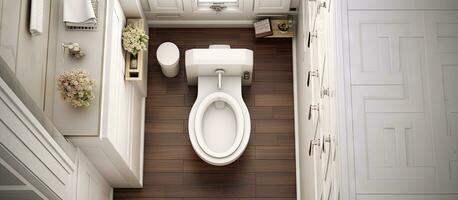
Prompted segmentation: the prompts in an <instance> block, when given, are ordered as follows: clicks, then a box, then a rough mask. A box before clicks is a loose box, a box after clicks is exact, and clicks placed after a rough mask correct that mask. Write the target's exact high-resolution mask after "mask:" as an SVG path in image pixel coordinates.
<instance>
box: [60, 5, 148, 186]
mask: <svg viewBox="0 0 458 200" xmlns="http://www.w3.org/2000/svg"><path fill="white" fill-rule="evenodd" d="M98 9H99V10H98V16H99V22H100V23H99V24H98V27H97V29H96V30H95V31H68V30H66V29H65V27H63V25H61V24H59V25H60V26H59V30H58V31H59V33H58V37H59V38H58V42H57V46H58V47H57V55H62V54H63V52H62V49H61V47H60V44H61V43H63V42H78V43H80V45H81V47H82V48H83V49H84V50H86V56H85V57H83V58H82V59H81V60H76V59H71V58H69V57H68V56H57V57H56V77H57V75H59V74H61V73H63V72H64V71H66V70H69V69H71V68H72V67H74V66H80V67H81V68H83V69H86V70H87V71H88V72H89V73H90V76H91V78H93V79H95V80H96V83H97V86H96V90H95V91H96V92H95V96H96V98H95V99H94V100H93V101H92V102H91V105H90V106H89V107H85V108H73V107H71V106H70V105H68V104H67V103H66V102H65V101H64V100H63V99H62V98H61V96H60V95H59V94H58V91H57V90H55V95H54V96H55V97H54V102H53V104H52V105H54V109H53V112H52V113H53V122H54V123H55V124H56V126H57V127H58V129H59V130H60V131H61V132H62V133H63V134H64V135H66V136H67V138H69V139H70V141H71V142H72V143H73V144H75V145H76V146H78V147H79V148H80V149H81V151H83V152H84V153H85V154H86V155H87V157H88V159H89V160H91V162H92V163H93V164H94V166H95V167H96V168H97V169H98V170H99V172H100V173H101V174H102V176H104V178H105V179H106V180H107V182H108V183H109V184H110V185H111V186H113V187H141V186H142V176H143V168H142V166H143V135H144V134H143V126H144V123H143V120H144V108H145V106H144V104H145V97H146V80H147V77H146V75H147V73H146V72H147V64H146V60H144V62H145V67H144V70H145V73H143V74H144V75H145V77H143V79H142V80H141V81H125V80H124V77H125V62H124V51H123V49H122V42H121V35H122V29H123V27H124V26H125V24H126V17H125V15H124V12H123V10H122V8H121V5H120V3H119V2H118V0H103V1H99V6H98ZM146 31H147V29H146ZM145 55H147V52H145Z"/></svg>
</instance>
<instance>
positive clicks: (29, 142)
mask: <svg viewBox="0 0 458 200" xmlns="http://www.w3.org/2000/svg"><path fill="white" fill-rule="evenodd" d="M0 108H1V112H0V122H1V124H2V127H3V129H2V135H1V137H0V157H1V158H2V159H3V160H5V161H6V163H8V165H10V166H13V168H14V169H15V170H16V171H18V173H19V174H20V175H21V176H23V177H24V178H25V179H26V180H27V181H28V182H30V183H31V185H33V186H34V187H35V188H37V189H38V190H39V191H40V192H41V193H43V194H44V195H45V196H46V197H47V198H50V199H65V198H66V197H67V196H68V191H67V190H68V185H69V181H70V178H69V177H70V176H71V175H72V174H73V173H74V171H75V169H76V168H75V165H74V163H73V161H72V160H71V159H70V157H69V156H68V155H67V154H66V153H65V152H64V150H63V149H62V148H61V147H60V146H59V145H58V144H57V143H56V141H54V139H53V138H52V137H51V135H49V134H52V133H48V132H47V130H46V129H45V128H44V127H43V126H42V125H41V123H40V122H39V121H38V120H37V119H36V118H35V117H34V115H33V114H32V113H31V112H30V110H29V109H28V108H27V107H26V106H25V105H24V104H23V103H22V101H21V100H20V99H19V98H18V97H17V96H16V95H15V93H14V92H13V91H12V90H11V89H10V87H9V86H8V85H7V84H6V83H5V82H4V81H3V79H0Z"/></svg>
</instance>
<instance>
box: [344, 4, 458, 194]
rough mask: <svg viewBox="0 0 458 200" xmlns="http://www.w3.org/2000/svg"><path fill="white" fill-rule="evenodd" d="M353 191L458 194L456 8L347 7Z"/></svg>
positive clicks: (367, 192)
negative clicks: (438, 9) (435, 10)
mask: <svg viewBox="0 0 458 200" xmlns="http://www.w3.org/2000/svg"><path fill="white" fill-rule="evenodd" d="M349 31H350V33H349V39H350V55H351V56H350V68H351V69H350V72H351V91H352V93H351V95H352V109H353V113H352V121H353V124H352V125H353V131H354V133H353V134H354V136H353V140H354V141H353V143H354V156H355V168H356V169H355V173H356V192H357V193H365V194H371V193H378V194H380V193H382V194H383V193H391V194H406V193H415V194H422V193H449V194H454V193H455V194H456V193H458V190H457V188H458V176H457V174H458V129H457V127H456V124H457V122H458V114H457V113H458V109H457V108H458V92H457V90H456V86H457V85H458V82H457V80H458V13H456V12H455V13H453V12H427V11H426V12H401V11H399V12H397V11H370V12H366V11H351V12H349Z"/></svg>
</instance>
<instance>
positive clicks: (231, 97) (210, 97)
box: [185, 45, 253, 166]
mask: <svg viewBox="0 0 458 200" xmlns="http://www.w3.org/2000/svg"><path fill="white" fill-rule="evenodd" d="M185 60H186V61H185V62H186V64H185V68H186V75H187V82H188V84H189V85H197V98H196V101H195V102H194V104H193V106H192V109H191V112H190V114H189V120H188V130H189V138H190V141H191V144H192V146H193V148H194V151H195V152H196V154H197V155H198V156H199V157H200V158H201V159H202V160H204V161H205V162H207V163H209V164H211V165H216V166H224V165H228V164H230V163H232V162H234V161H236V160H237V159H238V158H239V157H240V156H241V155H242V154H243V152H244V151H245V149H246V147H247V145H248V141H249V139H250V131H251V120H250V113H249V112H248V108H247V106H246V104H245V102H244V100H243V98H242V86H249V85H251V80H252V78H251V74H252V71H253V51H251V50H248V49H231V48H230V46H228V45H211V46H210V48H208V49H190V50H187V51H186V55H185Z"/></svg>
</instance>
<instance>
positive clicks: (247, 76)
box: [243, 72, 250, 80]
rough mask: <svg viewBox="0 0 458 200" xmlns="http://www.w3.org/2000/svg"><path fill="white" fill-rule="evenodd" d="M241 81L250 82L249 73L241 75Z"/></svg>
mask: <svg viewBox="0 0 458 200" xmlns="http://www.w3.org/2000/svg"><path fill="white" fill-rule="evenodd" d="M243 80H250V72H244V73H243Z"/></svg>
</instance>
